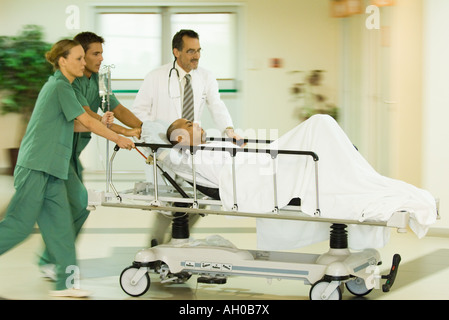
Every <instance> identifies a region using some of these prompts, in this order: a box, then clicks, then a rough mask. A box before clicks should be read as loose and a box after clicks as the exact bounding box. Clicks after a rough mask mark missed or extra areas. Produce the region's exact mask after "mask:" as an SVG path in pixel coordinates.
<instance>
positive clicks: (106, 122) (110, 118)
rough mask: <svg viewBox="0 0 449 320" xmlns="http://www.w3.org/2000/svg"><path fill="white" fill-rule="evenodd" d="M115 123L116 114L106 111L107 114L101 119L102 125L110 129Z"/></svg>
mask: <svg viewBox="0 0 449 320" xmlns="http://www.w3.org/2000/svg"><path fill="white" fill-rule="evenodd" d="M113 122H114V113H113V112H111V111H106V113H105V114H104V115H103V116H102V117H101V123H102V124H104V125H105V126H106V127H108V128H109V126H110V125H111V124H112V123H113Z"/></svg>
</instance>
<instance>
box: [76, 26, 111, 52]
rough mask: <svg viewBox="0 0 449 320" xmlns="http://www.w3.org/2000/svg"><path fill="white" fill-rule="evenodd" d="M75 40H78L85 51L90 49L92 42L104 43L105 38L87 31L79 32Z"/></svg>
mask: <svg viewBox="0 0 449 320" xmlns="http://www.w3.org/2000/svg"><path fill="white" fill-rule="evenodd" d="M73 40H75V41H78V42H79V43H80V44H81V46H82V47H83V49H84V52H87V50H89V46H90V44H91V43H96V42H99V43H104V39H103V38H102V37H100V36H98V35H96V34H95V33H93V32H89V31H85V32H81V33H78V34H77V35H76V36H75V38H73Z"/></svg>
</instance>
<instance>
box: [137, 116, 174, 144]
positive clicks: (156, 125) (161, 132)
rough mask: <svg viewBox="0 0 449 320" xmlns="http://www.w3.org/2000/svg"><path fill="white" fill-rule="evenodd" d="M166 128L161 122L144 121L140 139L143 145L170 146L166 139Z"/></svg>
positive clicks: (166, 125) (165, 124)
mask: <svg viewBox="0 0 449 320" xmlns="http://www.w3.org/2000/svg"><path fill="white" fill-rule="evenodd" d="M168 126H169V125H168V124H167V123H165V122H164V121H162V120H156V121H145V122H144V123H143V125H142V133H141V139H142V140H143V141H144V142H145V143H155V144H171V143H170V141H168V139H167V129H168Z"/></svg>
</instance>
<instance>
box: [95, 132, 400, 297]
mask: <svg viewBox="0 0 449 320" xmlns="http://www.w3.org/2000/svg"><path fill="white" fill-rule="evenodd" d="M245 142H258V141H245ZM136 147H148V148H150V150H151V155H152V157H153V169H154V170H153V172H154V179H155V180H154V185H153V188H154V193H153V194H144V195H142V194H139V192H133V194H132V195H130V194H129V193H128V192H125V193H119V192H118V191H117V190H116V188H115V187H114V186H113V182H112V161H113V160H114V157H115V154H116V152H117V151H118V150H119V148H115V149H114V154H113V155H112V157H111V163H110V167H109V174H110V176H109V184H110V186H111V189H112V190H113V194H110V193H108V194H103V195H102V196H101V200H100V201H99V203H98V202H97V204H100V203H101V205H103V206H112V207H123V208H135V209H143V210H155V211H168V212H183V213H185V214H189V213H199V214H204V215H207V214H218V215H230V216H244V217H256V218H267V219H288V220H301V221H315V222H327V223H331V224H332V226H331V229H332V230H331V237H330V250H329V252H327V253H325V254H322V255H315V254H298V253H280V252H267V251H257V250H240V249H237V248H235V247H232V246H231V247H226V246H225V247H222V246H218V247H217V246H214V245H212V246H211V245H208V244H207V243H206V245H202V246H197V245H195V246H191V245H189V243H188V239H174V240H175V242H173V243H172V244H164V245H158V246H156V247H152V248H148V249H144V250H141V251H139V252H138V253H137V254H136V257H135V259H134V262H133V265H132V266H131V267H128V268H126V269H125V270H123V272H122V274H121V276H120V285H121V287H122V289H123V290H124V291H125V292H126V293H127V294H129V295H131V296H140V295H142V294H144V293H145V292H146V291H147V290H148V289H149V286H150V278H149V275H148V272H149V271H150V270H151V269H154V270H155V271H156V272H157V273H159V274H160V278H161V282H178V283H179V282H184V281H187V280H188V279H189V278H190V277H191V275H192V274H198V275H199V276H200V277H199V278H198V281H199V282H207V283H224V282H225V281H226V277H228V276H232V275H252V276H260V277H267V278H273V277H274V278H286V279H300V280H303V281H304V282H305V283H308V284H311V285H312V287H311V290H310V295H309V296H310V298H311V299H312V300H315V299H320V300H321V299H326V300H327V299H341V297H342V292H341V287H342V284H343V283H344V284H345V285H346V288H347V289H348V290H349V291H350V292H351V293H353V294H355V295H358V296H363V295H366V294H368V293H369V292H371V290H372V289H374V288H378V287H379V288H380V286H378V284H379V281H380V279H381V278H382V279H387V283H386V284H384V285H383V287H382V288H383V291H384V292H387V291H389V290H390V288H391V286H392V285H393V283H394V280H395V278H396V273H397V271H398V265H399V262H400V256H399V255H395V257H394V259H393V266H392V267H391V270H390V274H389V275H387V276H378V275H376V274H374V273H373V270H374V268H376V267H377V265H379V264H381V261H380V256H379V253H378V252H377V251H376V250H374V249H366V250H364V251H362V252H357V253H352V252H350V251H349V249H348V245H347V232H346V230H345V228H346V225H347V224H363V225H373V226H386V227H394V228H397V229H398V231H400V232H404V231H405V230H406V228H407V225H408V213H407V212H397V213H395V214H394V215H393V216H392V217H391V219H389V220H388V221H364V222H361V221H358V220H339V219H329V218H322V217H320V209H319V197H318V160H319V159H318V156H317V155H316V154H315V153H313V152H308V151H291V150H269V149H243V148H239V149H237V148H231V149H232V150H231V149H230V148H223V149H221V150H220V148H216V147H207V146H199V147H190V152H191V154H192V155H195V153H196V152H197V151H198V150H213V151H219V152H229V153H230V154H231V156H232V158H233V159H234V157H235V155H236V154H237V152H259V153H260V152H265V153H269V154H270V155H271V157H272V159H275V158H276V156H277V155H278V154H291V155H301V156H311V157H312V158H313V160H314V162H315V183H316V212H315V216H309V215H306V214H304V213H302V212H301V211H300V210H299V209H298V207H290V206H287V207H285V208H282V209H279V208H278V206H277V189H276V175H275V174H274V175H273V183H274V185H275V188H274V195H273V197H274V203H275V207H274V208H273V211H272V213H249V212H240V211H238V202H237V191H236V184H235V180H234V183H233V193H234V207H233V208H232V210H231V211H223V210H222V209H213V208H207V209H206V208H201V207H204V206H218V207H220V206H221V204H220V201H217V200H210V199H207V198H206V199H199V198H198V195H197V183H196V173H195V166H194V161H193V157H192V168H193V170H192V182H193V192H192V190H190V191H191V192H190V195H188V194H187V193H186V192H185V191H184V190H183V189H182V188H180V187H179V186H177V184H176V183H174V184H173V185H174V187H175V188H176V189H177V191H178V192H180V193H181V195H182V197H183V198H179V197H176V196H175V194H174V193H173V191H172V190H170V189H167V188H162V187H161V186H159V185H158V181H157V169H158V167H159V165H158V163H157V162H158V160H157V152H158V150H159V149H162V148H172V146H171V145H165V144H146V143H136ZM139 152H140V151H139ZM159 168H160V167H159ZM164 173H165V172H164ZM164 176H165V178H168V179H169V180H170V179H171V177H170V176H169V175H168V174H167V175H165V174H164ZM167 176H168V177H167ZM233 179H235V162H233ZM171 180H172V179H171ZM170 182H171V183H172V182H174V181H170ZM144 189H145V191H148V190H147V189H148V186H146V187H145V188H144ZM144 193H145V192H144ZM162 193H164V194H162ZM191 197H193V198H191ZM114 199H115V200H114ZM117 200H118V201H117ZM128 200H131V201H132V202H133V201H143V202H144V204H135V203H129V202H127V201H128ZM170 203H185V204H189V205H190V207H178V206H173V205H170ZM166 204H169V205H166ZM178 240H182V241H181V242H179V241H178ZM205 260H207V261H205ZM209 260H210V261H209ZM370 270H371V271H370Z"/></svg>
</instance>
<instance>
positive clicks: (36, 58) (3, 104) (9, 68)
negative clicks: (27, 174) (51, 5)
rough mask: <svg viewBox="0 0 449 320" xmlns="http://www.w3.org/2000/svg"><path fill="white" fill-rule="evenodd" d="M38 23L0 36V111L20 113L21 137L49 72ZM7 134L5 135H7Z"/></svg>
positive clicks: (50, 70) (46, 44)
mask: <svg viewBox="0 0 449 320" xmlns="http://www.w3.org/2000/svg"><path fill="white" fill-rule="evenodd" d="M42 38H43V32H42V28H41V27H40V26H36V25H26V26H24V27H23V29H22V30H21V31H20V33H19V34H18V35H17V36H12V37H9V36H0V114H3V115H5V114H9V113H17V114H20V117H21V118H22V120H23V122H24V125H22V126H19V127H20V128H21V129H19V130H21V131H22V132H20V133H19V136H20V139H21V137H23V134H24V129H25V128H26V124H27V123H28V120H29V119H30V117H31V113H32V112H33V108H34V104H35V102H36V99H37V96H38V94H39V91H40V90H41V88H42V86H43V85H44V83H45V82H46V81H47V79H48V77H49V76H50V75H51V74H52V73H53V70H52V66H51V65H50V64H49V63H48V62H47V61H46V60H45V53H46V52H47V51H48V50H50V48H51V44H48V43H46V42H44V41H43V40H42ZM8 136H9V135H8ZM17 152H18V148H10V153H11V156H12V158H11V167H12V170H13V169H14V167H15V159H16V157H17Z"/></svg>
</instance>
